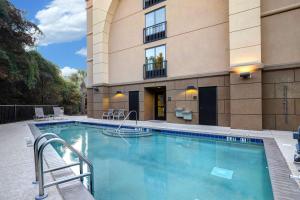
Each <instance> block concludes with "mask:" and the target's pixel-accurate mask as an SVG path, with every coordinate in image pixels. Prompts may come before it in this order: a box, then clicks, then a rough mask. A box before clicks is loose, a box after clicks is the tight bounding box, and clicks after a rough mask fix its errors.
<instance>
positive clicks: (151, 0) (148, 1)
mask: <svg viewBox="0 0 300 200" xmlns="http://www.w3.org/2000/svg"><path fill="white" fill-rule="evenodd" d="M163 1H165V0H144V9H146V8H149V7H151V6H154V5H156V4H158V3H160V2H163Z"/></svg>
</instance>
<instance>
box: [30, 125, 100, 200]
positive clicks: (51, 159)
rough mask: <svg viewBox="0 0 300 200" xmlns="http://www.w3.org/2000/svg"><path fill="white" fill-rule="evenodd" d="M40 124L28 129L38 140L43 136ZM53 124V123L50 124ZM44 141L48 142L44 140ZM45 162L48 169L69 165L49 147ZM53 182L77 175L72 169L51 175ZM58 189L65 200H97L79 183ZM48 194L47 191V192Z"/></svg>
mask: <svg viewBox="0 0 300 200" xmlns="http://www.w3.org/2000/svg"><path fill="white" fill-rule="evenodd" d="M36 124H38V123H28V124H27V125H28V127H29V129H30V131H31V133H32V135H33V137H34V139H36V138H37V137H38V136H39V135H41V131H40V129H39V128H38V127H37V126H36ZM49 124H51V123H49ZM42 141H46V140H45V139H42V140H41V142H40V143H42ZM44 154H45V156H44V160H45V162H44V163H45V164H46V166H47V168H55V167H59V166H64V165H67V163H66V162H65V161H64V160H63V158H62V157H61V156H59V154H58V153H57V151H56V150H55V149H54V148H53V147H52V146H51V145H49V146H48V147H47V148H46V149H45V150H44ZM50 174H51V176H52V179H53V180H57V179H60V178H62V177H65V176H74V175H75V173H74V172H73V171H72V170H71V169H70V168H67V169H64V170H60V171H57V172H51V173H50ZM56 188H57V190H58V192H59V194H60V195H61V197H62V198H63V199H64V200H82V199H84V200H95V199H94V197H93V196H92V195H91V193H90V192H89V191H88V190H87V189H86V187H85V186H84V185H83V184H82V183H81V182H80V181H79V180H75V181H70V182H67V183H64V184H60V185H56ZM45 192H46V190H45Z"/></svg>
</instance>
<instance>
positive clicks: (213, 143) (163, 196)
mask: <svg viewBox="0 0 300 200" xmlns="http://www.w3.org/2000/svg"><path fill="white" fill-rule="evenodd" d="M40 130H41V131H42V132H44V133H45V132H54V133H56V134H58V135H59V136H60V137H62V138H63V139H65V140H66V141H67V142H68V143H69V144H72V145H73V146H74V147H75V148H76V149H77V150H79V151H81V152H82V153H83V154H84V155H85V156H87V157H88V159H89V160H90V161H91V162H92V163H93V165H94V170H95V177H94V178H95V198H96V199H97V200H202V199H205V200H210V199H212V200H218V199H222V200H231V199H237V200H242V199H247V200H252V199H253V200H254V199H263V200H268V199H273V193H272V188H271V183H270V177H269V173H268V168H267V162H266V157H265V152H264V147H263V145H256V144H240V143H236V142H226V141H221V140H213V139H203V138H199V137H181V136H172V135H164V134H159V133H157V134H154V135H153V136H150V137H142V138H129V139H127V140H128V141H129V143H130V145H128V144H127V143H125V142H124V141H123V140H122V139H120V138H115V137H109V136H105V135H103V134H102V131H103V127H96V126H91V125H86V124H74V123H73V124H56V125H47V126H43V127H40ZM54 147H55V149H56V150H57V152H58V153H59V154H60V155H61V156H62V157H63V159H64V160H65V161H66V162H67V163H71V162H74V161H76V158H75V157H74V155H73V154H72V153H70V152H69V151H67V150H66V149H64V148H62V147H61V146H59V145H54ZM76 169H77V168H74V170H76Z"/></svg>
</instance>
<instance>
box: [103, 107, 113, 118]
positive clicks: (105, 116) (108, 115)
mask: <svg viewBox="0 0 300 200" xmlns="http://www.w3.org/2000/svg"><path fill="white" fill-rule="evenodd" d="M113 117H114V109H108V111H107V112H104V113H103V114H102V119H104V118H105V119H113Z"/></svg>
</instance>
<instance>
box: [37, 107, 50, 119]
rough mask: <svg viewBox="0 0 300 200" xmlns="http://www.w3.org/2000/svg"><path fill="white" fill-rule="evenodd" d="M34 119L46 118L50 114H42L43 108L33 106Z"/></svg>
mask: <svg viewBox="0 0 300 200" xmlns="http://www.w3.org/2000/svg"><path fill="white" fill-rule="evenodd" d="M34 113H35V115H34V119H35V120H48V119H49V117H51V116H50V115H45V114H44V109H43V108H41V107H36V108H34Z"/></svg>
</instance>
